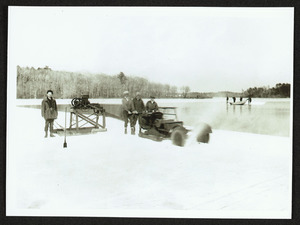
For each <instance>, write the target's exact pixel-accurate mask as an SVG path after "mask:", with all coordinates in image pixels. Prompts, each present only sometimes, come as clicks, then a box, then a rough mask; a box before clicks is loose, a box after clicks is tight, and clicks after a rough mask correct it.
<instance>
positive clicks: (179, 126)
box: [139, 107, 212, 147]
mask: <svg viewBox="0 0 300 225" xmlns="http://www.w3.org/2000/svg"><path fill="white" fill-rule="evenodd" d="M140 124H141V130H140V132H139V136H140V137H143V138H148V139H151V140H154V141H162V140H164V139H171V141H172V143H173V144H174V145H177V146H181V147H182V146H184V145H185V144H186V141H187V139H190V138H191V137H192V138H193V139H195V140H193V141H197V142H198V143H200V142H201V143H208V142H209V136H210V133H212V129H211V127H210V126H209V125H208V124H206V123H200V124H198V125H197V126H196V127H195V129H190V128H187V127H185V126H184V125H183V121H178V120H177V113H176V107H159V109H158V111H157V112H152V113H144V114H143V115H142V117H141V123H140ZM191 133H192V134H193V135H191Z"/></svg>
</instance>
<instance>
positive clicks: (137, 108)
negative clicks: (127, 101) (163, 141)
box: [132, 92, 145, 134]
mask: <svg viewBox="0 0 300 225" xmlns="http://www.w3.org/2000/svg"><path fill="white" fill-rule="evenodd" d="M133 106H134V111H133V112H134V114H133V121H132V127H133V134H135V125H136V121H137V120H138V121H139V132H141V117H142V113H143V112H144V111H145V105H144V102H143V100H142V99H141V94H140V93H139V92H137V93H136V97H135V98H134V99H133Z"/></svg>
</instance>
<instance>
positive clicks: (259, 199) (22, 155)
mask: <svg viewBox="0 0 300 225" xmlns="http://www.w3.org/2000/svg"><path fill="white" fill-rule="evenodd" d="M9 113H10V115H9V118H13V119H9V120H8V126H7V128H8V132H7V134H8V149H7V215H8V216H10V215H35V216H37V215H43V216H59V215H64V216H131V217H195V218H290V217H291V197H292V196H291V185H292V180H291V179H292V148H291V138H290V137H278V136H269V135H258V134H251V133H240V132H233V131H222V130H213V133H212V134H211V136H210V143H209V144H203V143H201V144H198V143H196V142H194V141H191V140H189V141H188V143H187V145H186V146H185V147H177V146H174V145H172V143H171V141H170V140H164V141H162V142H155V141H152V140H149V139H144V138H140V137H138V135H137V134H136V135H130V134H127V135H125V134H124V133H123V132H124V129H123V122H122V121H119V120H116V119H113V118H106V119H107V121H106V124H107V132H99V133H95V134H90V135H80V136H67V145H68V147H67V148H63V143H64V137H63V136H58V135H56V137H55V138H44V131H43V127H44V120H43V118H42V117H41V113H40V110H37V109H30V108H21V107H15V108H13V110H10V112H9ZM64 117H65V115H64V112H59V117H58V120H57V122H58V123H59V124H61V125H64ZM68 117H69V115H68ZM67 121H68V120H67ZM67 126H68V125H67Z"/></svg>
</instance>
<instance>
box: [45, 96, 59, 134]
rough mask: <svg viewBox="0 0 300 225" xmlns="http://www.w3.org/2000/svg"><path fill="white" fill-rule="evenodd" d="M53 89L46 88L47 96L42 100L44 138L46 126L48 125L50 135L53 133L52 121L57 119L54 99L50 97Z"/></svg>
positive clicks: (46, 131)
mask: <svg viewBox="0 0 300 225" xmlns="http://www.w3.org/2000/svg"><path fill="white" fill-rule="evenodd" d="M52 95H53V91H52V90H48V91H47V96H46V97H45V98H44V99H43V101H42V117H44V119H45V138H46V137H48V128H49V126H50V137H55V136H54V135H53V123H54V120H55V119H57V114H58V113H57V105H56V100H55V99H54V98H53V97H52Z"/></svg>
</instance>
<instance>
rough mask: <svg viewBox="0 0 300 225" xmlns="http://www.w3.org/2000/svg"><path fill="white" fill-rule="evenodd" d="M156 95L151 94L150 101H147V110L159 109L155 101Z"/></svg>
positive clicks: (154, 110)
mask: <svg viewBox="0 0 300 225" xmlns="http://www.w3.org/2000/svg"><path fill="white" fill-rule="evenodd" d="M154 99H155V97H154V96H150V101H148V102H147V104H146V111H147V112H156V111H157V110H158V105H157V103H156V102H155V101H154Z"/></svg>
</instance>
